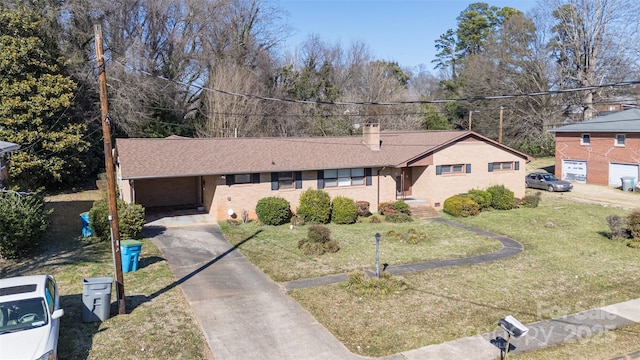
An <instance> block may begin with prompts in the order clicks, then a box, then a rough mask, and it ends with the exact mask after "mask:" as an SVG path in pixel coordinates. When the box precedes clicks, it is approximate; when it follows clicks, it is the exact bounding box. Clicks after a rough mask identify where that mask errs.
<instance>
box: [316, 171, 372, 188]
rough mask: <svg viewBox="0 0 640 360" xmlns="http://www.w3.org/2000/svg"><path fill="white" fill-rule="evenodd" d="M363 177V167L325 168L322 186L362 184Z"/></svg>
mask: <svg viewBox="0 0 640 360" xmlns="http://www.w3.org/2000/svg"><path fill="white" fill-rule="evenodd" d="M364 178H365V175H364V168H355V169H332V170H325V171H324V186H325V187H335V186H353V185H364Z"/></svg>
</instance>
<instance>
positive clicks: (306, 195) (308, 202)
mask: <svg viewBox="0 0 640 360" xmlns="http://www.w3.org/2000/svg"><path fill="white" fill-rule="evenodd" d="M296 215H298V216H299V217H301V218H302V219H303V220H304V222H305V223H307V224H326V223H328V222H329V220H330V219H331V197H330V196H329V194H327V193H326V192H325V191H324V190H320V189H318V190H314V189H309V190H306V191H305V192H303V193H302V194H301V195H300V205H298V209H297V210H296Z"/></svg>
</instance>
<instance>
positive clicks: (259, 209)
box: [256, 196, 291, 226]
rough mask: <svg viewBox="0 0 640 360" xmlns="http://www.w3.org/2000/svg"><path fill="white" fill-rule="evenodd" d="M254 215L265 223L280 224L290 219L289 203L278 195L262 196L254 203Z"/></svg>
mask: <svg viewBox="0 0 640 360" xmlns="http://www.w3.org/2000/svg"><path fill="white" fill-rule="evenodd" d="M256 215H257V216H258V220H260V222H261V223H263V224H265V225H274V226H277V225H282V224H284V223H286V222H287V221H289V219H291V205H290V204H289V201H287V200H286V199H284V198H281V197H278V196H271V197H266V198H262V199H260V200H258V203H257V204H256Z"/></svg>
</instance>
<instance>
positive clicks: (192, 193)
mask: <svg viewBox="0 0 640 360" xmlns="http://www.w3.org/2000/svg"><path fill="white" fill-rule="evenodd" d="M198 181H199V178H195V177H184V178H168V179H146V180H136V182H135V185H134V189H135V190H134V191H135V197H136V199H135V202H136V203H138V204H141V205H143V206H145V207H153V206H180V205H194V204H196V203H197V202H198V201H197V199H198V196H197V195H198V191H197V190H198Z"/></svg>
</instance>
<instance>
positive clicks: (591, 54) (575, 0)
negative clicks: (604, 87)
mask: <svg viewBox="0 0 640 360" xmlns="http://www.w3.org/2000/svg"><path fill="white" fill-rule="evenodd" d="M544 6H545V7H546V8H548V9H551V10H552V12H551V14H550V17H549V19H550V23H549V24H547V25H550V29H551V31H552V32H553V34H554V37H553V38H552V39H551V41H550V42H549V48H550V50H551V54H552V56H553V57H554V58H555V59H556V61H557V65H558V67H559V75H560V76H561V80H560V84H561V86H566V87H572V86H579V87H590V86H597V85H601V84H605V83H610V82H617V81H621V80H623V79H624V78H625V75H626V74H627V73H628V72H629V69H631V68H632V67H633V65H634V63H637V61H635V60H634V59H635V58H633V57H631V56H630V55H631V54H632V52H633V51H634V50H635V49H634V48H633V47H634V46H637V45H635V44H637V43H638V41H637V40H638V37H637V36H638V33H637V26H638V22H639V21H640V12H639V8H640V3H638V2H637V1H635V0H569V1H559V0H548V1H546V3H545V4H544ZM598 95H599V90H597V89H593V90H587V91H585V92H584V93H583V95H582V99H581V103H582V106H583V109H584V111H583V119H588V118H591V117H592V116H593V115H594V111H595V109H594V106H593V104H594V100H595V98H596V97H597V96H598Z"/></svg>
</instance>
